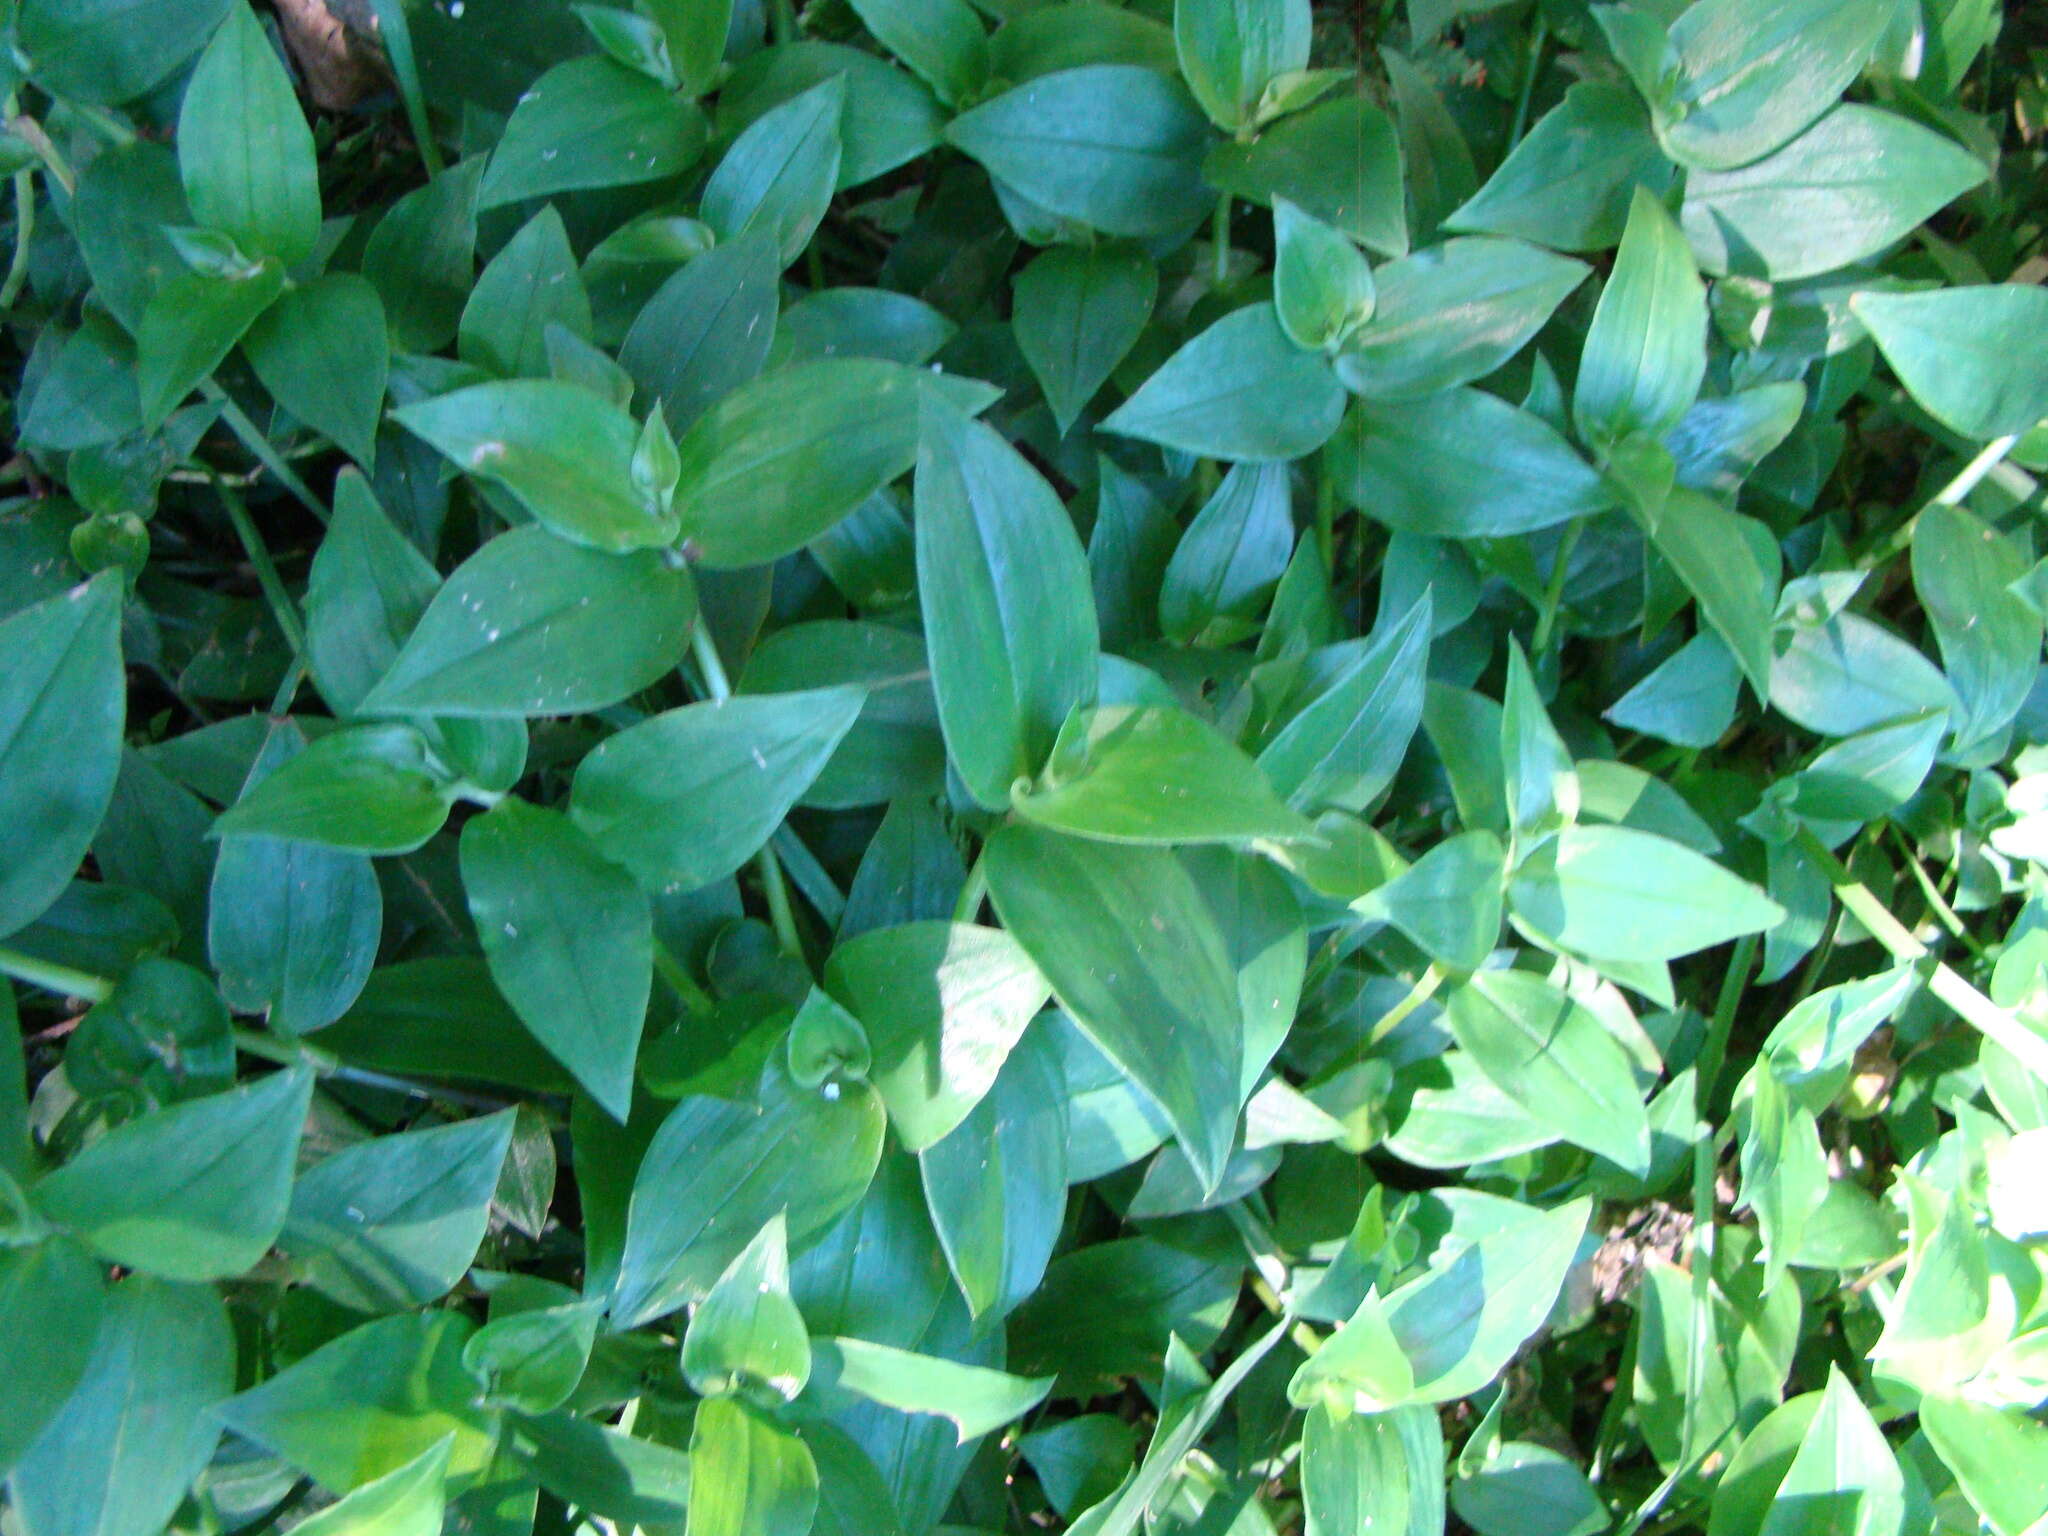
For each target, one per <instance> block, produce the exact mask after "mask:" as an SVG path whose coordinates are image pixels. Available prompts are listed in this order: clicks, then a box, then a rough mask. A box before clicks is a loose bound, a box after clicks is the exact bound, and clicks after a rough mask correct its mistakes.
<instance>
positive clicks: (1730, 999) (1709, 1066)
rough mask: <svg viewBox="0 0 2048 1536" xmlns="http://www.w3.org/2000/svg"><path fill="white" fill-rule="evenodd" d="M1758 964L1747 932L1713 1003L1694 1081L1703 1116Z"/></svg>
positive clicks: (1738, 942) (1696, 1102) (1737, 944)
mask: <svg viewBox="0 0 2048 1536" xmlns="http://www.w3.org/2000/svg"><path fill="white" fill-rule="evenodd" d="M1755 963H1756V935H1755V934H1753V933H1745V934H1744V935H1743V936H1742V937H1741V938H1739V939H1737V940H1736V941H1735V953H1734V954H1733V955H1732V956H1730V957H1729V961H1728V970H1727V973H1726V974H1725V975H1723V976H1722V978H1721V995H1720V996H1719V997H1718V998H1717V999H1716V1000H1715V1002H1714V1017H1713V1021H1712V1022H1711V1023H1710V1024H1708V1026H1707V1038H1706V1041H1705V1042H1704V1043H1703V1044H1702V1045H1701V1046H1700V1058H1699V1071H1698V1072H1697V1073H1696V1074H1695V1075H1694V1078H1693V1104H1694V1106H1695V1111H1696V1113H1698V1114H1699V1115H1701V1116H1702V1117H1704V1116H1705V1115H1706V1114H1707V1113H1708V1108H1707V1106H1708V1105H1710V1104H1712V1103H1713V1102H1714V1084H1715V1083H1716V1082H1718V1081H1719V1080H1720V1077H1721V1068H1722V1066H1723V1065H1724V1064H1725V1063H1726V1062H1727V1060H1728V1037H1729V1035H1730V1034H1732V1033H1733V1032H1734V1029H1735V1011H1736V1009H1737V1008H1738V1007H1740V1006H1741V1003H1742V994H1743V992H1744V991H1746V990H1747V989H1748V987H1749V969H1750V967H1751V966H1752V965H1754V964H1755Z"/></svg>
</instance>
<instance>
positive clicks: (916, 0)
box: [853, 0, 988, 106]
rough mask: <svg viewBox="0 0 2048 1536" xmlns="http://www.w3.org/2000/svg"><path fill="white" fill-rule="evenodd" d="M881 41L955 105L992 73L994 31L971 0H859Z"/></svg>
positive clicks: (855, 1) (862, 13) (856, 6)
mask: <svg viewBox="0 0 2048 1536" xmlns="http://www.w3.org/2000/svg"><path fill="white" fill-rule="evenodd" d="M853 9H854V12H855V14H856V15H858V16H859V17H860V19H861V22H862V23H863V24H864V25H865V26H866V27H867V29H868V31H869V32H871V33H872V34H873V35H874V38H875V41H876V42H878V43H880V44H881V45H882V46H883V47H884V48H887V49H888V50H889V51H890V52H891V53H893V54H895V55H896V57H897V58H899V59H901V60H902V61H903V62H904V63H905V64H908V65H909V66H910V68H911V71H912V72H913V73H914V74H916V75H917V76H918V77H919V78H920V79H922V80H923V81H924V82H925V83H926V84H927V85H929V86H930V87H931V88H932V89H933V90H934V91H936V92H937V93H938V97H939V100H941V101H943V102H945V103H946V104H947V105H949V106H957V105H958V104H959V103H960V102H962V101H964V100H966V99H967V98H969V97H971V96H972V95H974V93H975V92H977V91H979V90H980V89H981V87H982V85H983V84H984V83H985V82H986V81H987V79H988V36H987V34H986V33H984V32H983V31H982V29H981V20H980V18H979V17H977V16H976V15H975V14H974V9H973V7H972V6H970V5H968V4H967V3H966V0H853Z"/></svg>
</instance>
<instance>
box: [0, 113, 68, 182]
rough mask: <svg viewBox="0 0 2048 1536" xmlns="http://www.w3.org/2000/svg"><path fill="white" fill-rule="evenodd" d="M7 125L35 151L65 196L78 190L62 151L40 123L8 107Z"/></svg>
mask: <svg viewBox="0 0 2048 1536" xmlns="http://www.w3.org/2000/svg"><path fill="white" fill-rule="evenodd" d="M7 126H8V127H10V128H12V129H13V130H14V131H15V133H16V134H17V135H18V136H19V137H21V138H22V139H25V140H26V141H27V142H28V147H29V148H30V149H32V150H34V151H35V152H36V157H37V158H38V159H40V160H41V161H42V162H43V168H44V169H45V170H47V171H48V172H49V173H50V177H51V179H52V180H53V181H55V182H56V183H57V185H58V186H60V187H62V188H63V189H64V195H65V196H66V197H69V196H70V195H71V194H72V193H73V192H75V191H77V190H78V178H77V177H76V176H74V175H72V173H71V164H70V162H69V161H67V160H66V159H65V158H64V152H63V151H62V150H60V149H58V148H57V146H56V145H55V144H54V143H52V142H51V141H50V136H49V134H48V133H46V132H44V130H43V125H42V124H41V123H39V122H37V121H36V120H35V119H34V118H32V117H26V116H21V115H18V114H16V113H15V112H14V110H13V108H12V107H10V108H9V109H8V119H7Z"/></svg>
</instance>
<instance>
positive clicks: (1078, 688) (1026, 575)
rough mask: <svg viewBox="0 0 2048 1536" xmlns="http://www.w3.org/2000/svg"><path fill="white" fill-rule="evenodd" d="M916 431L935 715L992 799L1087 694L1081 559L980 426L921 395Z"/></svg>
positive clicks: (1015, 465)
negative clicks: (921, 409) (926, 401)
mask: <svg viewBox="0 0 2048 1536" xmlns="http://www.w3.org/2000/svg"><path fill="white" fill-rule="evenodd" d="M919 435H920V443H919V447H918V453H917V459H918V462H917V491H916V499H917V518H916V524H915V527H916V537H917V566H918V572H919V575H920V581H919V583H918V586H919V601H920V604H921V606H922V609H923V614H924V625H925V634H926V637H927V643H928V644H929V646H930V649H931V669H932V687H933V690H934V692H935V693H936V694H937V697H938V706H939V724H940V727H941V728H942V730H943V731H944V733H945V738H946V749H947V753H948V755H949V756H950V757H951V759H952V762H953V766H954V767H955V769H956V770H957V771H958V772H959V774H960V778H961V781H962V782H963V783H964V784H965V785H966V786H967V788H968V790H969V792H970V793H971V794H972V795H973V796H974V797H975V798H976V799H977V800H978V801H980V802H981V803H982V804H983V805H985V806H988V807H990V808H995V807H999V806H1003V805H1007V804H1008V803H1009V799H1010V791H1011V786H1012V785H1013V784H1014V783H1015V782H1016V781H1017V780H1018V779H1019V778H1023V777H1029V776H1030V775H1032V774H1034V773H1036V772H1037V771H1038V769H1039V768H1040V767H1041V766H1042V765H1043V764H1044V762H1045V760H1046V757H1047V756H1048V755H1049V754H1050V753H1051V751H1052V748H1053V741H1054V737H1055V734H1056V733H1057V732H1058V731H1059V730H1060V728H1061V726H1062V725H1063V723H1064V722H1065V720H1066V718H1067V716H1068V714H1069V713H1070V712H1071V711H1072V710H1074V709H1076V708H1079V707H1084V706H1086V705H1088V704H1091V703H1093V702H1094V698H1095V688H1096V661H1095V657H1096V646H1097V637H1096V633H1095V611H1094V604H1093V601H1092V598H1091V596H1090V592H1089V584H1088V570H1087V557H1086V556H1085V555H1084V554H1083V553H1082V551H1081V541H1080V539H1079V538H1078V537H1077V536H1076V535H1075V533H1074V525H1073V523H1072V522H1071V521H1070V520H1069V519H1068V517H1067V513H1066V509H1065V508H1063V507H1062V506H1061V505H1060V503H1059V498H1058V497H1057V496H1055V495H1054V494H1053V491H1052V487H1051V486H1049V485H1047V484H1046V483H1045V480H1044V478H1043V477H1042V476H1040V475H1039V474H1038V472H1037V471H1036V470H1034V469H1033V468H1032V467H1031V466H1030V465H1029V464H1028V463H1027V462H1026V461H1025V460H1024V458H1023V456H1022V455H1020V454H1019V453H1018V452H1017V451H1016V450H1015V449H1014V448H1012V447H1010V445H1009V444H1008V443H1006V442H1004V441H1003V439H1002V438H1001V437H999V436H998V435H997V434H996V433H995V432H994V431H993V430H992V429H991V428H989V427H987V426H984V425H982V424H980V423H978V422H974V421H971V420H969V419H968V418H967V417H965V416H963V415H961V414H960V413H959V412H958V411H955V410H951V409H948V408H947V407H945V406H944V405H942V404H941V403H939V402H936V401H934V402H932V404H931V405H930V406H929V407H928V408H927V409H926V410H925V412H924V413H923V416H922V418H921V426H920V429H919Z"/></svg>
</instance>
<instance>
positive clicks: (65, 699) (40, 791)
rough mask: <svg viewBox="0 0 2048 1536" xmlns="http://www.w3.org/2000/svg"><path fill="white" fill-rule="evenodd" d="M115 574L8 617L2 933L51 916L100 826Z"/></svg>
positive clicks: (0, 803) (111, 761)
mask: <svg viewBox="0 0 2048 1536" xmlns="http://www.w3.org/2000/svg"><path fill="white" fill-rule="evenodd" d="M120 631H121V584H120V580H119V578H118V577H116V576H112V575H106V576H100V577H97V578H95V579H94V580H93V581H91V582H89V583H87V584H86V585H84V586H79V587H73V588H72V589H71V590H70V591H68V592H64V593H60V594H59V595H57V596H55V597H49V598H45V599H44V600H43V601H41V602H40V603H37V604H35V605H33V606H32V607H27V608H24V609H22V610H21V611H20V612H19V613H15V614H12V615H10V616H9V617H8V618H6V619H4V620H0V655H4V656H6V657H7V665H6V667H5V668H4V669H0V934H10V933H13V932H15V931H16V930H17V929H19V928H22V927H24V926H26V925H27V924H29V923H31V922H33V921H35V919H36V918H38V917H40V916H42V914H43V912H44V910H45V909H46V908H47V907H49V905H50V904H51V903H52V902H54V901H55V900H56V899H57V898H58V896H59V895H60V894H62V892H63V890H64V887H65V885H66V884H67V883H68V882H69V881H70V879H71V877H72V875H73V874H74V873H76V871H77V869H78V864H79V861H80V860H81V859H83V858H84V857H85V853H86V849H87V848H88V846H90V844H91V842H92V838H93V834H94V833H95V832H97V831H98V830H99V826H100V821H101V818H103V817H104V816H105V815H106V813H107V803H108V801H109V800H110V799H111V798H112V796H113V793H114V776H115V774H116V773H117V772H118V770H119V768H120V764H121V727H122V722H123V720H124V718H125V707H126V705H125V701H126V688H125V686H124V681H123V675H122V671H121V632H120Z"/></svg>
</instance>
